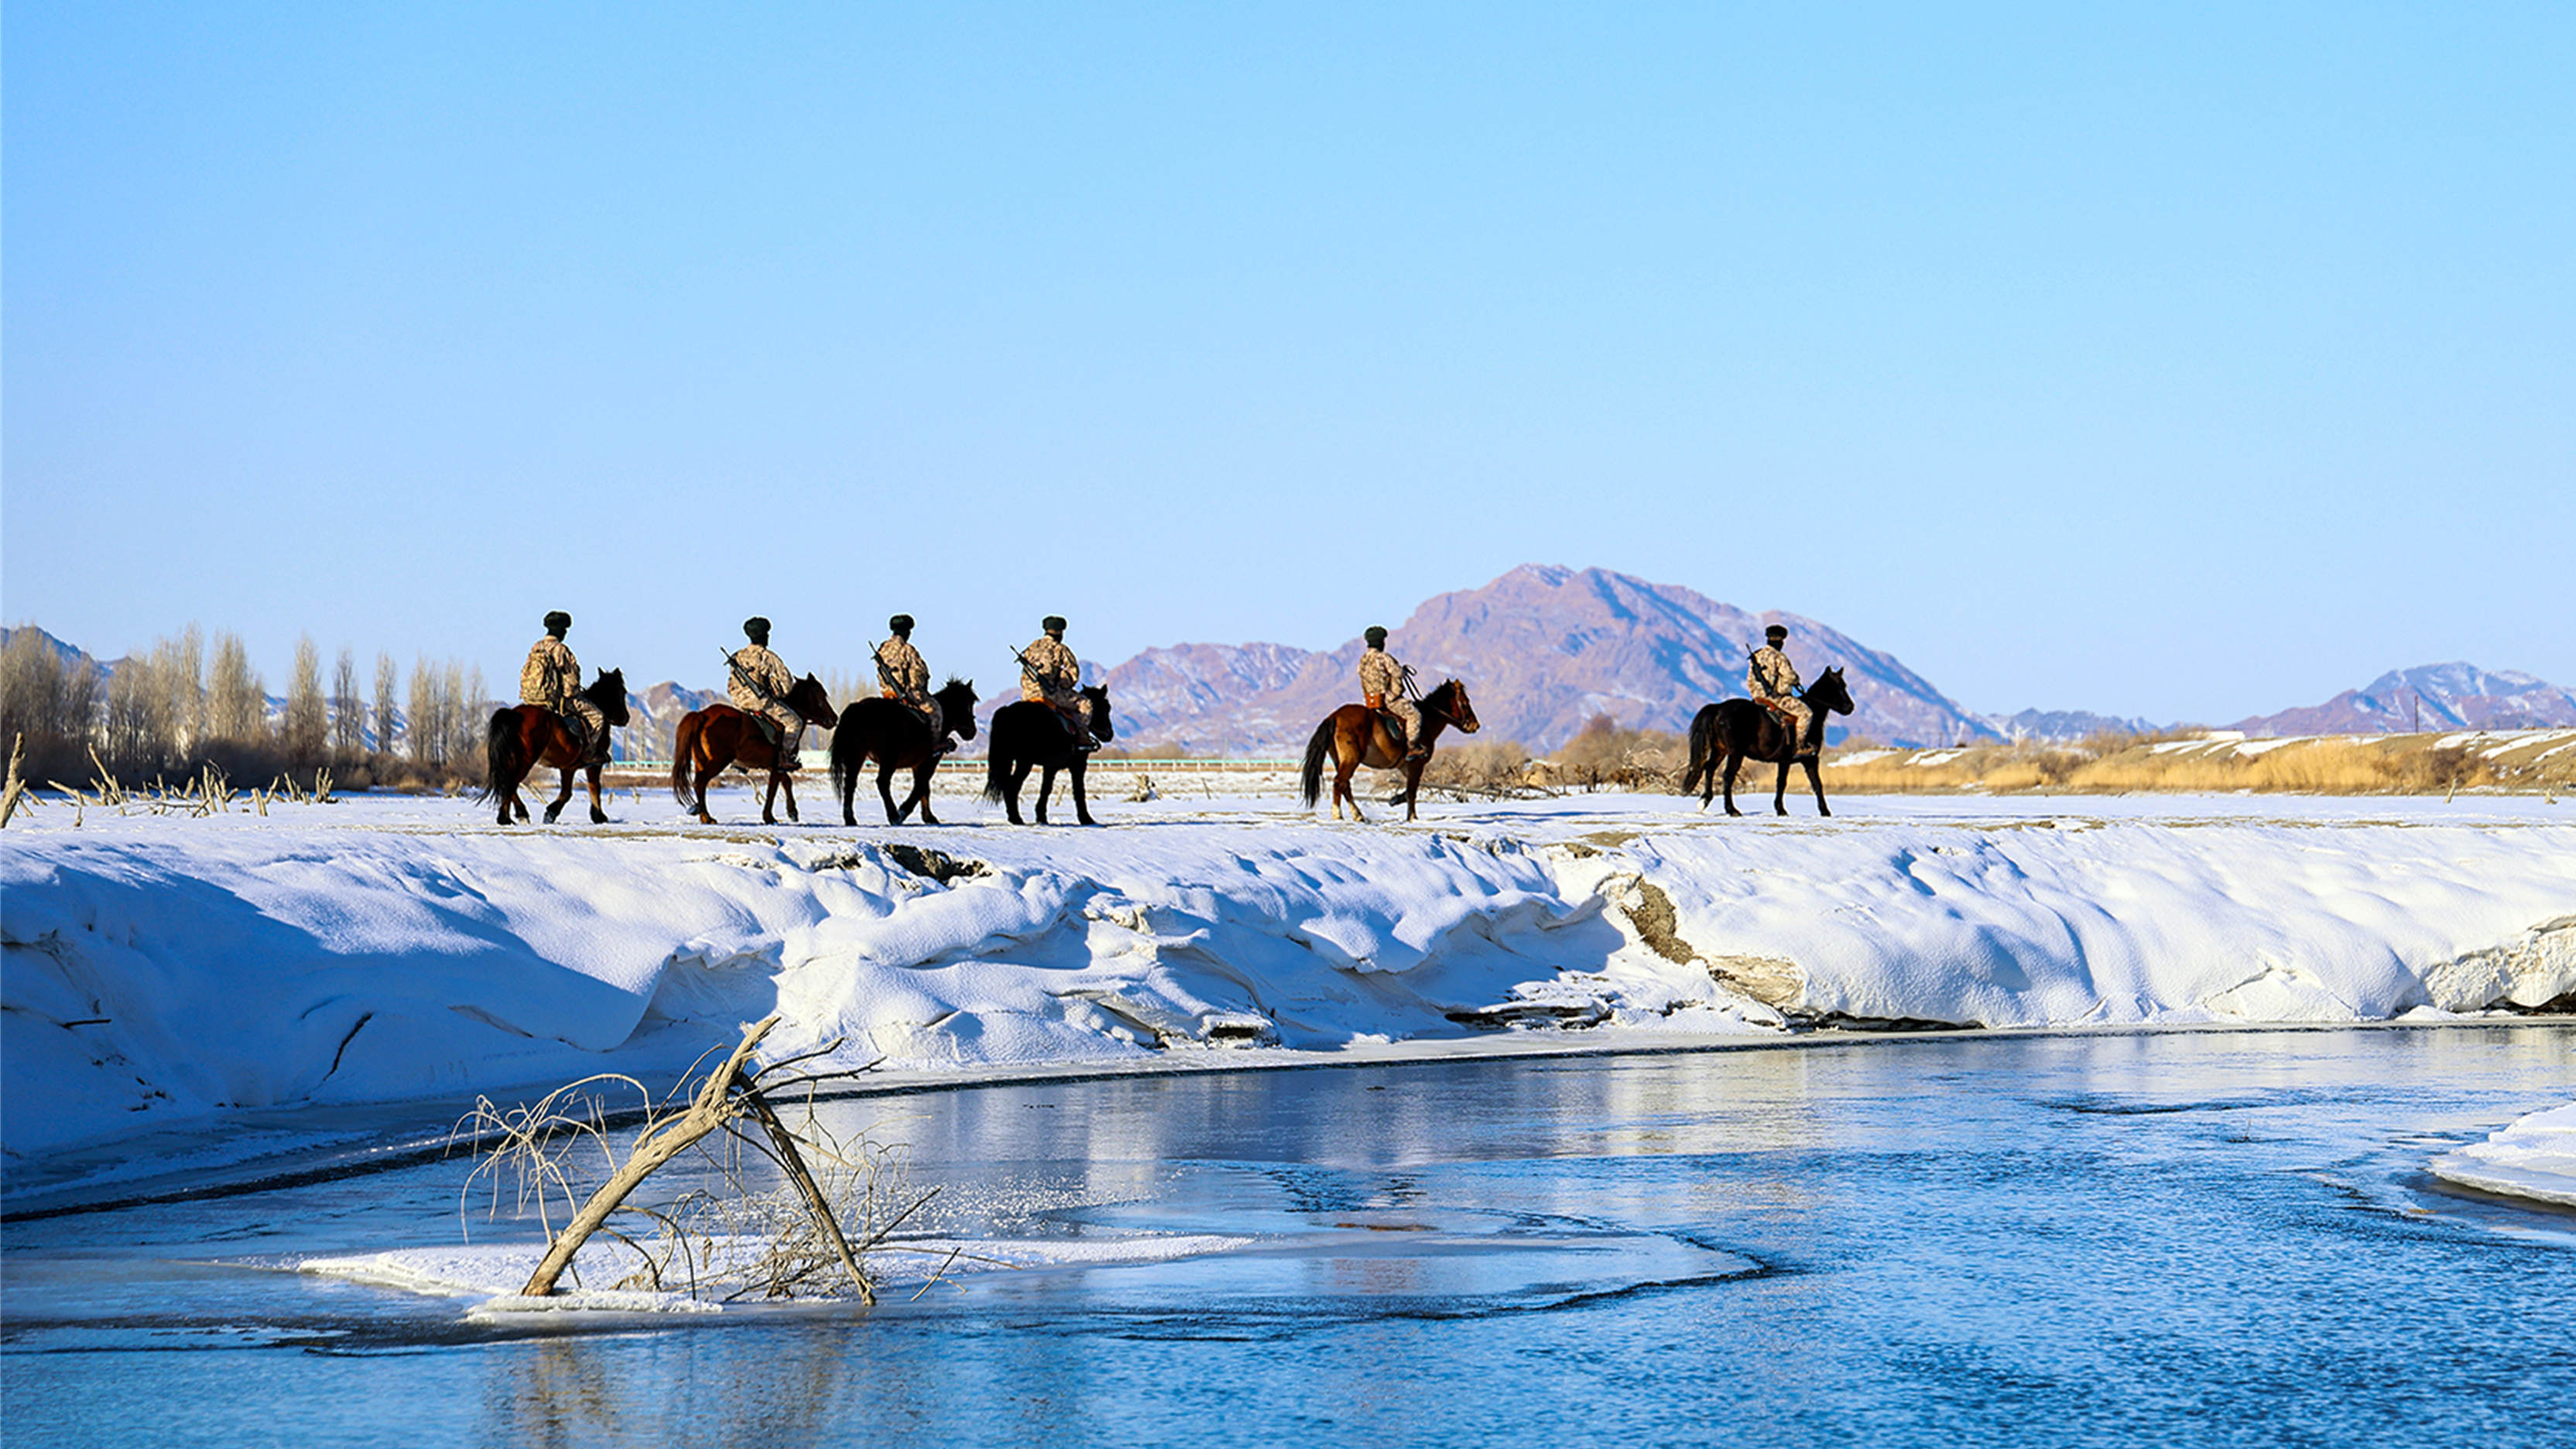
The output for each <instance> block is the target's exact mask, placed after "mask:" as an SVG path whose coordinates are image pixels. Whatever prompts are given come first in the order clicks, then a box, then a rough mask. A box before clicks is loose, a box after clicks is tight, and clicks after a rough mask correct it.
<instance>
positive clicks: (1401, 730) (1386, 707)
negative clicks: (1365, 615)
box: [1360, 624, 1431, 760]
mask: <svg viewBox="0 0 2576 1449" xmlns="http://www.w3.org/2000/svg"><path fill="white" fill-rule="evenodd" d="M1363 637H1364V638H1366V639H1367V640H1368V648H1367V649H1366V650H1364V651H1362V653H1361V654H1360V702H1361V703H1362V704H1365V705H1367V706H1368V707H1369V708H1370V709H1372V710H1374V711H1376V712H1378V713H1380V714H1383V715H1385V716H1386V717H1387V719H1388V721H1389V722H1390V724H1391V725H1392V726H1393V728H1394V729H1395V732H1396V736H1395V737H1396V739H1397V740H1398V741H1400V742H1402V743H1403V745H1404V757H1405V758H1406V759H1408V760H1419V759H1422V758H1424V757H1426V756H1428V755H1429V754H1430V753H1431V751H1430V750H1429V749H1427V748H1426V747H1425V746H1424V745H1423V743H1422V710H1421V708H1420V706H1418V705H1416V704H1415V703H1414V702H1413V671H1412V670H1411V669H1409V668H1407V667H1406V666H1404V665H1402V664H1399V663H1397V662H1396V658H1395V656H1394V655H1392V654H1389V653H1387V652H1386V626H1385V625H1383V624H1371V625H1369V626H1368V629H1367V630H1366V632H1365V633H1364V635H1363Z"/></svg>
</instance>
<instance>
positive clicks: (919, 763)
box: [832, 676, 975, 825]
mask: <svg viewBox="0 0 2576 1449" xmlns="http://www.w3.org/2000/svg"><path fill="white" fill-rule="evenodd" d="M930 697H931V698H933V699H935V700H938V701H939V722H940V724H941V725H942V726H943V727H944V732H945V733H947V734H950V735H957V734H962V735H963V736H964V737H965V738H967V739H970V740H971V739H973V738H975V686H974V685H973V684H972V683H970V682H968V681H966V680H963V679H958V678H955V677H954V676H952V677H950V679H949V681H948V683H947V684H945V685H943V686H941V687H940V688H939V689H938V690H936V691H934V692H933V693H932V694H931V696H930ZM938 743H939V741H937V740H934V739H932V738H931V737H930V721H928V720H926V719H923V718H922V717H921V716H920V715H919V714H917V713H915V712H914V711H913V708H912V706H910V705H908V704H905V703H904V702H903V701H901V700H896V699H887V698H885V697H884V696H882V695H880V696H878V697H877V698H875V699H863V700H860V701H858V702H857V703H855V704H853V705H851V706H850V707H849V708H848V709H845V710H843V711H841V724H840V727H839V728H838V729H835V730H833V731H832V789H833V791H834V792H835V793H837V794H838V795H839V796H840V797H841V823H842V824H843V825H856V824H858V823H859V817H858V815H857V814H856V813H854V812H853V811H852V810H851V809H850V799H851V797H852V796H854V795H856V794H857V793H858V791H859V769H860V767H861V766H863V765H865V764H867V762H868V759H869V757H871V756H874V757H875V759H876V762H877V794H878V795H879V796H881V797H883V798H884V800H885V810H886V824H888V825H901V824H902V823H903V819H904V817H905V816H907V815H910V814H911V813H912V811H913V807H915V806H919V807H920V808H921V823H922V824H924V825H936V824H938V823H939V817H938V816H936V815H933V814H931V813H930V777H931V776H932V775H934V774H936V773H938V770H939V751H938V750H937V749H936V748H935V746H937V745H938ZM906 769H908V770H910V771H912V793H911V794H910V795H907V796H905V797H904V802H903V804H902V806H901V807H900V808H898V807H897V806H896V805H895V803H894V772H895V771H897V770H906Z"/></svg>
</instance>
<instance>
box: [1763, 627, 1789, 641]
mask: <svg viewBox="0 0 2576 1449" xmlns="http://www.w3.org/2000/svg"><path fill="white" fill-rule="evenodd" d="M1762 637H1763V638H1765V639H1786V638H1788V637H1789V626H1788V625H1786V624H1774V625H1772V626H1771V627H1769V628H1767V629H1765V630H1763V631H1762Z"/></svg>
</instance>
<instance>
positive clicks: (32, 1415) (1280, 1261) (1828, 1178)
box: [0, 1024, 2576, 1446]
mask: <svg viewBox="0 0 2576 1449" xmlns="http://www.w3.org/2000/svg"><path fill="white" fill-rule="evenodd" d="M2571 1097H2576V1028H2571V1027H2569V1026H2566V1025H2563V1024H2548V1025H2526V1026H2501V1025H2485V1026H2442V1027H2425V1028H2378V1029H2369V1028H2359V1029H2325V1030H2309V1031H2236V1032H2187V1033H2161V1034H2103V1035H2069V1036H2032V1037H1986V1038H1945V1037H1924V1038H1920V1039H1914V1040H1903V1041H1892V1042H1891V1041H1881V1042H1873V1043H1847V1044H1846V1043H1830V1042H1827V1043H1823V1044H1816V1043H1814V1042H1810V1043H1808V1044H1803V1045H1796V1046H1767V1047H1760V1048H1753V1049H1745V1050H1729V1051H1705V1052H1688V1053H1673V1054H1664V1055H1636V1056H1623V1057H1599V1058H1589V1059H1566V1060H1521V1061H1481V1062H1449V1063H1425V1064H1417V1065H1404V1066H1380V1067H1369V1068H1353V1069H1310V1070H1294V1071H1262V1072H1243V1073H1195V1074H1186V1075H1174V1076H1152V1077H1130V1078H1121V1079H1113V1080H1097V1081H1077V1082H1058V1083H1026V1084H1016V1085H998V1086H983V1087H969V1088H958V1089H950V1090H940V1091H924V1092H916V1093H908V1094H900V1095H890V1096H876V1097H868V1098H858V1099H852V1100H849V1101H846V1102H843V1103H840V1104H837V1105H836V1106H835V1108H834V1111H835V1112H836V1113H837V1114H839V1115H840V1116H841V1117H842V1118H843V1119H844V1120H845V1121H846V1122H847V1123H851V1124H858V1123H864V1124H868V1125H869V1126H870V1128H871V1130H872V1133H873V1135H874V1136H875V1137H877V1138H878V1139H880V1140H887V1141H896V1142H900V1143H902V1144H904V1145H905V1146H906V1147H907V1149H908V1151H909V1153H910V1156H911V1160H912V1164H913V1167H912V1173H913V1177H914V1179H915V1181H916V1182H918V1183H920V1184H922V1185H925V1186H931V1185H935V1186H939V1187H940V1188H941V1189H942V1191H941V1194H940V1196H939V1197H938V1198H937V1199H936V1200H935V1202H934V1209H933V1211H934V1213H935V1216H934V1217H930V1218H926V1219H924V1220H923V1221H922V1222H921V1223H920V1224H919V1226H920V1227H921V1229H922V1230H923V1231H924V1232H925V1233H935V1234H937V1235H940V1236H942V1237H945V1238H950V1239H954V1238H960V1237H963V1238H966V1239H969V1240H976V1239H986V1240H992V1241H995V1242H1010V1243H1014V1244H1022V1245H1027V1244H1037V1245H1041V1246H1042V1247H1044V1246H1047V1245H1051V1246H1052V1248H1053V1249H1054V1251H1041V1252H1039V1253H1037V1254H1036V1255H1035V1256H1033V1257H1031V1258H1029V1261H1031V1262H1032V1263H1035V1264H1036V1265H1037V1266H1032V1267H1029V1268H1025V1269H1022V1270H1019V1271H986V1272H980V1273H976V1274H973V1275H968V1276H961V1277H960V1278H958V1279H957V1280H956V1281H954V1282H953V1283H949V1284H945V1285H940V1286H934V1287H932V1288H930V1289H929V1290H928V1291H927V1292H926V1293H924V1294H923V1295H922V1296H920V1297H919V1298H918V1299H916V1300H912V1301H901V1296H900V1295H898V1296H897V1300H896V1301H889V1302H888V1303H887V1304H886V1305H885V1306H882V1307H880V1308H878V1309H877V1310H875V1311H873V1312H864V1311H860V1310H857V1309H853V1308H831V1309H799V1310H778V1309H752V1310H742V1309H733V1310H728V1311H726V1312H724V1313H721V1314H712V1315H691V1316H665V1317H662V1318H659V1319H632V1318H630V1319H625V1320H619V1321H615V1322H609V1323H593V1324H591V1325H589V1326H588V1327H586V1328H581V1329H573V1330H566V1329H563V1328H556V1329H553V1330H551V1331H544V1330H532V1329H530V1328H528V1327H525V1326H519V1327H499V1326H493V1325H490V1324H488V1323H483V1322H479V1321H476V1320H471V1319H469V1318H468V1317H467V1316H466V1312H465V1310H466V1308H467V1307H468V1306H469V1302H468V1301H467V1300H461V1299H458V1298H454V1297H441V1296H436V1295H430V1294H420V1293H413V1292H405V1291H400V1290H396V1289H391V1288H386V1287H381V1286H374V1285H370V1284H366V1283H359V1282H350V1281H346V1280H341V1279H335V1278H328V1277H321V1276H316V1275H314V1274H310V1273H300V1272H293V1271H284V1270H282V1268H281V1266H280V1265H290V1264H293V1263H295V1262H298V1261H300V1260H302V1259H305V1258H309V1257H311V1256H314V1255H321V1254H349V1253H368V1252H378V1251H384V1250H388V1249H396V1248H404V1247H418V1246H434V1245H439V1244H453V1243H455V1242H456V1240H457V1234H458V1223H457V1213H456V1205H457V1202H456V1200H457V1192H458V1188H459V1185H460V1183H461V1181H462V1178H463V1175H464V1172H465V1168H464V1166H463V1165H462V1164H461V1163H458V1162H453V1161H449V1162H436V1161H428V1162H424V1161H420V1160H417V1159H409V1160H406V1161H405V1162H404V1163H403V1164H402V1165H398V1166H393V1167H389V1168H386V1169H384V1170H374V1171H355V1172H348V1173H344V1174H329V1173H313V1174H305V1175H302V1176H298V1177H293V1178H286V1179H281V1180H279V1181H277V1182H275V1183H274V1184H271V1185H266V1186H260V1185H256V1184H252V1185H248V1187H249V1190H228V1191H225V1192H222V1193H220V1194H214V1195H203V1196H196V1197H186V1198H179V1199H176V1200H164V1201H156V1202H141V1203H133V1204H129V1205H127V1206H123V1207H118V1208H113V1209H110V1210H103V1211H84V1212H74V1213H63V1214H57V1215H50V1216H35V1217H29V1216H23V1215H22V1216H21V1217H20V1218H19V1220H17V1221H14V1222H12V1223H11V1224H10V1225H9V1227H8V1230H7V1233H8V1236H7V1239H6V1253H5V1256H0V1265H4V1266H5V1290H6V1334H5V1340H6V1341H5V1347H6V1352H5V1354H0V1370H5V1407H6V1417H7V1424H8V1438H9V1442H10V1443H11V1444H12V1445H13V1446H17V1445H30V1446H32V1445H52V1444H84V1443H150V1444H156V1445H178V1444H228V1445H229V1444H250V1443H281V1444H294V1443H335V1444H336V1443H362V1442H382V1443H401V1444H407V1445H423V1444H497V1443H529V1444H592V1443H597V1444H609V1443H617V1444H654V1443H670V1444H682V1443H685V1444H692V1445H700V1444H721V1443H761V1444H775V1445H781V1446H789V1445H808V1444H814V1445H821V1444H854V1445H857V1444H865V1445H880V1444H957V1443H988V1444H1050V1445H1052V1444H1112V1443H1115V1444H1133V1443H1209V1444H1220V1443H1276V1442H1281V1441H1287V1440H1293V1441H1298V1442H1302V1443H1307V1444H1316V1445H1325V1444H1366V1445H1395V1444H1433V1443H1481V1444H1499V1445H1514V1444H1546V1445H1555V1444H1567V1443H1603V1442H1621V1443H1636V1444H1648V1443H1684V1442H1726V1441H1732V1440H1736V1439H1739V1438H1743V1439H1750V1440H1755V1441H1757V1442H1763V1443H1786V1444H1827V1443H1833V1444H1840V1443H1849V1442H1855V1441H1861V1440H1867V1441H1870V1442H1875V1443H1923V1444H1934V1443H1939V1444H1953V1443H1961V1442H1978V1441H1983V1442H1991V1443H1997V1444H2024V1443H2028V1444H2040V1443H2046V1444H2069V1443H2103V1444H2108V1443H2132V1442H2157V1443H2164V1444H2234V1443H2244V1444H2256V1443H2281V1442H2318V1443H2352V1442H2372V1441H2377V1442H2388V1441H2392V1440H2396V1439H2401V1438H2402V1439H2405V1440H2408V1441H2414V1442H2425V1443H2438V1442H2454V1443H2477V1444H2484V1445H2498V1444H2541V1443H2564V1442H2566V1439H2567V1434H2568V1429H2569V1420H2568V1413H2569V1410H2568V1408H2567V1406H2568V1405H2569V1404H2576V1350H2571V1349H2570V1347H2569V1343H2570V1341H2571V1340H2570V1335H2569V1333H2568V1332H2567V1326H2568V1325H2569V1324H2570V1323H2576V1218H2572V1217H2569V1216H2566V1215H2558V1214H2551V1213H2549V1212H2546V1211H2543V1210H2538V1209H2531V1208H2520V1207H2513V1206H2508V1205H2505V1204H2502V1203H2497V1202H2489V1201H2481V1200H2476V1199H2472V1198H2467V1197H2462V1196H2456V1195H2449V1194H2445V1193H2443V1192H2441V1191H2439V1190H2437V1188H2436V1185H2435V1183H2434V1182H2433V1180H2432V1179H2430V1178H2429V1177H2428V1176H2426V1174H2425V1172H2424V1163H2425V1161H2426V1160H2427V1158H2428V1157H2430V1156H2432V1155H2434V1154H2436V1153H2439V1152H2441V1151H2444V1150H2446V1149H2448V1148H2450V1147H2453V1146H2456V1145H2458V1144H2460V1143H2463V1142H2467V1141H2471V1140H2475V1139H2477V1138H2480V1137H2482V1136H2483V1135H2484V1134H2485V1133H2487V1132H2488V1131H2491V1130H2493V1129H2494V1128H2496V1127H2497V1126H2499V1125H2501V1124H2502V1123H2504V1122H2506V1121H2509V1120H2511V1119H2513V1118H2515V1117H2517V1116H2519V1115H2521V1114H2524V1113H2527V1112H2531V1111H2534V1110H2536V1109H2538V1108H2543V1107H2547V1106H2550V1105H2553V1104H2554V1103H2561V1102H2565V1101H2567V1100H2569V1099H2570V1098H2571ZM413 1125H414V1126H417V1125H418V1124H413ZM332 1160H334V1161H345V1160H346V1158H345V1156H344V1155H343V1156H335V1157H334V1158H333V1159H332ZM243 1186H245V1185H243V1184H238V1183H237V1184H233V1187H234V1188H235V1189H239V1188H242V1187H243ZM476 1231H477V1233H478V1236H484V1237H488V1236H489V1235H490V1234H491V1233H492V1232H493V1231H494V1229H493V1228H492V1226H491V1225H489V1224H485V1223H481V1222H478V1223H477V1225H476ZM501 1231H502V1233H503V1235H504V1236H507V1235H509V1234H510V1233H512V1232H516V1233H519V1234H520V1235H522V1236H524V1235H525V1234H526V1231H527V1230H526V1229H525V1228H523V1227H511V1226H509V1225H504V1226H503V1228H502V1229H501ZM1140 1240H1143V1241H1155V1240H1167V1241H1173V1242H1189V1243H1194V1244H1198V1245H1199V1246H1198V1247H1197V1248H1194V1249H1193V1251H1192V1254H1191V1255H1188V1256H1180V1257H1176V1258H1172V1259H1170V1260H1168V1261H1150V1260H1140V1259H1138V1258H1137V1257H1136V1255H1134V1254H1132V1253H1125V1254H1123V1255H1122V1251H1121V1245H1132V1244H1134V1243H1136V1242H1138V1241H1140ZM1086 1254H1089V1255H1090V1261H1086ZM1104 1254H1105V1257H1106V1258H1108V1259H1114V1260H1117V1261H1116V1262H1115V1263H1114V1265H1112V1264H1104V1262H1103V1261H1102V1260H1101V1259H1102V1257H1103V1256H1104ZM553 1316H554V1317H563V1316H564V1315H553Z"/></svg>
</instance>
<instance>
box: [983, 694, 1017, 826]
mask: <svg viewBox="0 0 2576 1449" xmlns="http://www.w3.org/2000/svg"><path fill="white" fill-rule="evenodd" d="M1009 728H1010V726H1009V725H1008V724H1007V723H1006V722H1005V721H1004V720H1003V718H1002V717H1001V716H1000V715H998V714H996V715H994V716H993V732H992V743H991V744H989V745H987V746H985V749H984V798H985V799H986V800H989V801H991V802H992V803H994V804H996V805H998V804H1000V803H1002V801H1003V800H1004V799H1005V798H1007V797H1008V796H1009V795H1010V793H1011V752H1012V751H1013V750H1015V749H1017V748H1018V747H1019V741H1018V740H1016V739H1013V740H1011V741H1010V743H1009V744H1007V745H1006V744H1004V743H1003V741H1004V739H1005V738H1006V736H1004V735H1003V733H1002V731H1004V730H1005V729H1009ZM1012 733H1013V734H1017V733H1018V731H1016V730H1014V731H1012Z"/></svg>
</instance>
